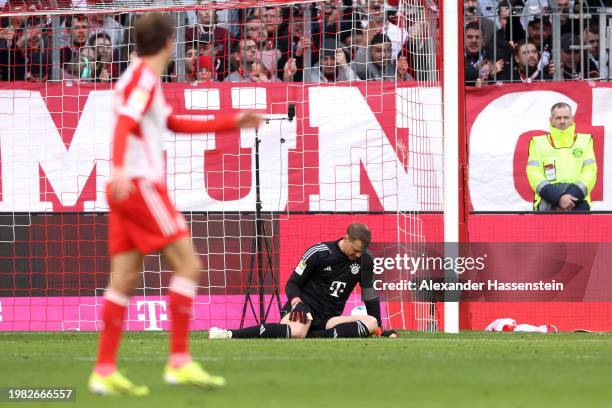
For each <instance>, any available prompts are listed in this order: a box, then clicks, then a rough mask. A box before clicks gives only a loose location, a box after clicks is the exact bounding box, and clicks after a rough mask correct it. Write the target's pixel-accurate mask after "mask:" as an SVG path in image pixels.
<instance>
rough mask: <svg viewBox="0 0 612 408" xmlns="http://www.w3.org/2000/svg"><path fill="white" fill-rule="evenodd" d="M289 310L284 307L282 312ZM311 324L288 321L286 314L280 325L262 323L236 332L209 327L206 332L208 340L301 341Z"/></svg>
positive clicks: (287, 306)
mask: <svg viewBox="0 0 612 408" xmlns="http://www.w3.org/2000/svg"><path fill="white" fill-rule="evenodd" d="M287 308H289V309H290V305H285V307H284V308H283V310H285V309H287ZM310 324H311V322H308V323H305V324H304V323H300V322H292V321H290V320H289V313H287V314H286V315H285V316H284V317H283V318H282V319H281V321H280V323H263V324H259V325H257V326H251V327H245V328H243V329H236V330H224V329H220V328H218V327H211V328H210V331H209V332H208V338H209V339H258V338H259V339H266V338H267V339H288V338H294V339H303V338H304V337H306V334H307V333H308V330H309V328H310Z"/></svg>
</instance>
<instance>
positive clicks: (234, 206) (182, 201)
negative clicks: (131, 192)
mask: <svg viewBox="0 0 612 408" xmlns="http://www.w3.org/2000/svg"><path fill="white" fill-rule="evenodd" d="M268 117H270V118H281V117H284V116H283V115H268ZM296 125H297V121H295V120H294V121H292V122H289V121H286V120H283V121H270V123H269V124H265V123H264V124H262V125H261V126H260V127H259V130H258V132H259V138H260V139H261V144H260V152H259V156H260V157H259V167H260V174H261V177H260V186H261V201H262V209H263V210H264V211H282V210H283V209H285V207H286V205H287V199H288V188H287V186H288V183H289V164H288V159H289V150H290V149H295V146H296ZM214 137H215V136H214V134H212V133H210V134H203V135H193V136H191V137H188V136H182V135H173V134H170V135H168V138H167V139H166V145H165V147H166V150H167V157H168V165H167V171H168V179H167V180H168V189H169V191H170V195H171V197H172V199H173V201H174V202H175V203H176V205H177V207H178V208H180V209H181V210H183V211H196V210H206V211H241V210H242V211H252V210H253V208H254V203H255V160H254V159H253V160H251V169H250V173H251V183H250V189H249V193H248V194H246V195H245V196H244V197H242V198H241V199H239V200H226V201H220V200H216V199H214V198H212V197H211V196H210V195H209V194H208V191H207V189H206V185H207V183H206V181H205V173H204V167H205V163H204V153H205V151H206V150H213V149H215V140H214ZM281 137H282V138H283V140H284V142H281ZM240 147H241V148H251V151H252V152H253V154H254V151H255V132H254V131H253V130H242V131H241V132H240Z"/></svg>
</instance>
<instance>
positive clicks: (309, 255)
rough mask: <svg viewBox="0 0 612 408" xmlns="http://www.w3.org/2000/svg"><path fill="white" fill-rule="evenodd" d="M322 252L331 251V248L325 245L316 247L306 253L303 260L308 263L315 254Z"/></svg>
mask: <svg viewBox="0 0 612 408" xmlns="http://www.w3.org/2000/svg"><path fill="white" fill-rule="evenodd" d="M322 251H329V248H328V247H327V246H325V245H315V246H313V247H312V248H310V249H309V250H308V251H306V252H305V253H304V255H303V256H302V259H303V260H305V261H307V260H308V258H310V257H311V256H312V255H313V254H314V253H316V252H322Z"/></svg>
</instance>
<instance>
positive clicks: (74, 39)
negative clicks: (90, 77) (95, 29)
mask: <svg viewBox="0 0 612 408" xmlns="http://www.w3.org/2000/svg"><path fill="white" fill-rule="evenodd" d="M66 28H67V29H68V30H69V35H70V45H68V46H66V47H64V48H62V53H61V60H62V63H63V62H71V63H74V62H73V60H74V58H73V57H74V56H75V55H79V50H80V49H81V47H85V46H87V40H88V39H89V22H88V21H87V17H86V16H85V15H82V14H75V15H70V16H68V17H66Z"/></svg>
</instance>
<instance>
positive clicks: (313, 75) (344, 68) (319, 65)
mask: <svg viewBox="0 0 612 408" xmlns="http://www.w3.org/2000/svg"><path fill="white" fill-rule="evenodd" d="M336 45H337V44H336V42H334V41H331V40H327V41H325V43H324V44H323V46H324V48H322V49H321V50H320V51H319V55H320V57H319V60H318V61H317V62H316V63H315V64H314V65H313V66H312V68H307V69H305V70H304V71H305V80H306V81H307V82H340V81H358V80H359V78H358V77H357V74H355V72H354V71H353V70H352V68H351V67H350V65H349V63H348V62H347V56H346V54H345V52H344V51H343V48H342V47H336Z"/></svg>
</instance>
